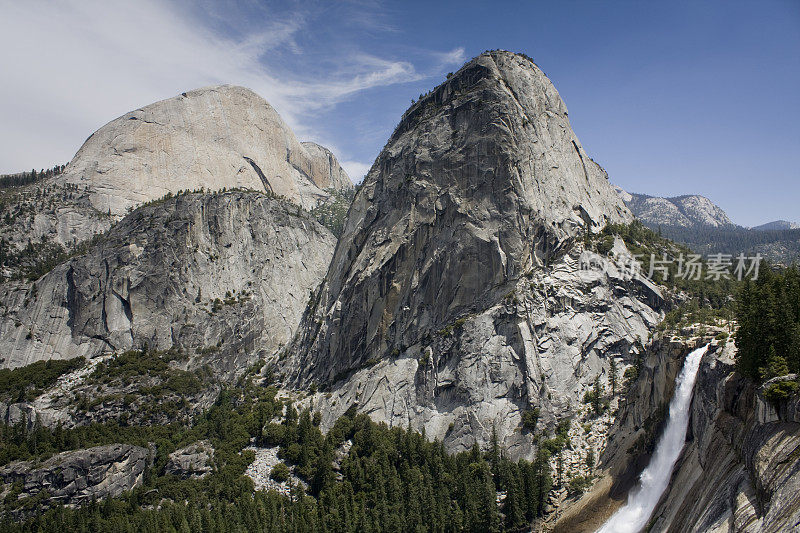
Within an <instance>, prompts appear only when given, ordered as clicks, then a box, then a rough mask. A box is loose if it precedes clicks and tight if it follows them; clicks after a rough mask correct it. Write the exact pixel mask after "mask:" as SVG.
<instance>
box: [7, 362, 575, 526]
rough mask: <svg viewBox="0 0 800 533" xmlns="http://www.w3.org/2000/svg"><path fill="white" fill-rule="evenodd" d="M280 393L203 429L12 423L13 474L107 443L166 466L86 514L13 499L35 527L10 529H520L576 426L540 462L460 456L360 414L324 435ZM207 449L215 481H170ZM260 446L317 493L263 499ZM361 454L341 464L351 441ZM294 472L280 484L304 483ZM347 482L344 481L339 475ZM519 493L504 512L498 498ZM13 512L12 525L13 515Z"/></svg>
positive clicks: (242, 397)
mask: <svg viewBox="0 0 800 533" xmlns="http://www.w3.org/2000/svg"><path fill="white" fill-rule="evenodd" d="M165 357H166V358H169V357H170V356H169V355H166V356H165V354H154V353H152V352H147V351H143V352H128V353H127V354H124V357H122V356H119V357H117V358H116V359H114V360H112V361H109V362H107V363H105V366H104V367H103V370H102V372H100V371H98V372H97V374H98V375H94V377H95V378H99V377H100V374H102V375H106V374H107V375H109V376H111V377H110V378H109V379H113V380H117V379H124V378H125V377H128V376H130V375H131V374H132V373H133V372H142V373H145V374H148V375H152V374H154V373H155V374H159V373H161V372H164V371H166V369H165V364H166V363H164V359H165ZM276 392H277V391H276V389H274V388H264V387H260V386H256V385H254V384H253V383H252V381H251V380H250V379H247V380H244V381H243V382H242V383H241V384H240V386H238V387H237V388H235V389H227V390H225V391H223V392H222V393H221V394H220V397H219V399H218V400H217V402H216V403H215V404H214V406H213V407H212V408H211V409H210V410H209V411H207V412H206V413H205V414H203V415H200V416H198V417H196V418H195V419H194V420H193V421H192V422H191V423H186V424H179V423H175V424H170V425H163V426H161V425H152V426H143V427H140V426H125V425H120V424H93V425H90V426H84V427H77V428H73V429H64V428H61V427H57V428H54V429H47V428H43V427H41V426H40V425H39V424H34V427H33V429H27V424H25V423H20V424H17V425H16V426H13V427H9V426H0V464H6V463H8V462H9V461H13V460H18V459H34V460H42V459H44V458H46V457H48V456H50V455H52V454H53V453H57V452H60V451H64V450H69V449H77V448H85V447H90V446H96V445H101V444H109V443H115V442H126V443H131V444H135V445H139V446H147V445H148V443H155V445H156V450H157V452H156V458H155V463H154V464H153V466H152V467H151V468H148V470H147V472H146V475H145V481H144V483H143V485H142V486H140V487H138V488H136V489H134V490H133V491H132V492H130V493H127V494H124V495H123V496H122V497H120V498H116V499H110V500H106V501H103V502H98V503H92V504H90V505H87V506H85V507H83V508H79V509H70V508H64V507H53V508H50V509H43V510H42V511H41V512H38V513H36V514H31V512H30V511H33V510H34V509H36V508H37V505H39V506H41V505H42V504H45V505H46V501H45V497H44V496H42V497H41V501H38V500H37V501H36V502H33V501H26V502H20V501H16V500H15V499H14V498H13V496H12V497H10V498H7V499H6V501H5V504H4V505H5V507H6V509H7V510H8V509H11V508H17V509H18V508H21V506H22V505H26V506H27V507H26V508H27V509H28V510H29V514H28V515H27V517H28V518H27V519H26V520H12V519H10V518H8V517H7V518H6V519H5V521H3V522H0V530H3V531H12V532H14V531H44V532H48V531H58V532H59V533H60V532H61V531H63V530H64V529H67V530H70V531H141V532H155V531H200V530H203V531H220V532H226V531H429V530H433V531H475V532H478V531H481V532H482V531H504V530H505V531H508V530H518V529H521V528H524V527H526V526H527V524H528V523H529V522H530V521H531V520H533V519H534V518H536V517H538V516H540V515H541V514H542V513H543V510H544V505H545V503H546V501H547V497H548V494H549V492H550V488H551V487H552V485H553V480H552V479H551V475H550V465H549V461H550V459H551V457H552V456H553V455H554V454H560V452H561V449H563V447H564V446H567V445H569V439H568V432H569V427H570V421H569V420H564V421H562V422H561V423H560V424H559V426H558V428H557V429H556V435H555V436H554V437H553V438H551V439H541V440H540V442H539V452H538V455H537V458H536V460H534V461H533V462H528V461H524V460H523V461H518V462H513V461H511V460H509V459H508V458H507V457H506V456H505V454H504V452H503V450H502V449H501V448H500V447H499V445H498V443H497V439H496V438H495V439H493V442H492V445H491V446H490V447H489V449H488V450H486V451H481V450H480V449H479V448H478V447H477V446H475V447H473V448H472V449H471V450H470V451H467V452H462V453H458V454H455V455H450V454H447V453H446V452H445V449H444V446H443V445H442V443H440V442H438V441H434V442H429V441H427V440H426V439H425V437H424V435H420V434H418V433H415V432H413V431H410V430H404V429H402V428H391V429H390V428H388V427H387V426H386V425H385V424H376V423H374V422H372V421H371V420H370V419H369V417H368V416H366V415H363V414H358V415H357V414H355V410H354V409H350V410H349V411H348V412H347V413H345V415H344V416H342V417H341V418H339V420H337V422H336V423H335V425H334V426H333V428H332V429H331V430H330V431H329V432H328V433H327V435H323V434H322V432H321V431H320V429H319V427H318V426H319V423H320V419H321V416H320V413H317V412H314V411H311V410H309V409H304V410H303V411H300V412H298V411H297V410H296V409H295V408H294V406H293V405H292V404H291V403H290V402H289V401H281V400H278V399H276V397H275V395H276ZM201 439H209V440H210V441H211V443H212V445H213V446H214V447H215V450H216V451H215V460H214V470H213V472H212V473H211V474H210V475H209V476H207V477H206V478H203V479H185V480H184V479H178V478H175V477H173V476H170V475H165V474H164V473H163V472H164V465H165V464H166V461H167V456H168V454H169V453H170V452H172V451H174V450H175V449H177V448H179V447H181V446H185V445H187V444H189V443H192V442H195V441H197V440H201ZM251 440H254V441H255V442H256V443H257V444H259V445H275V446H278V447H279V457H280V458H281V459H282V460H283V461H284V462H285V463H286V464H288V465H291V468H292V470H293V471H294V473H295V475H297V476H299V477H300V478H301V479H303V480H304V481H305V482H306V483H308V486H309V490H308V493H307V494H306V493H304V491H303V490H302V489H300V488H299V487H297V486H294V487H293V488H292V489H291V496H289V497H287V496H281V495H279V494H277V493H275V492H261V491H254V490H253V484H252V482H251V481H250V479H249V478H247V477H245V476H243V473H244V471H245V468H246V467H247V465H248V464H249V463H250V462H251V461H252V460H253V458H254V456H253V454H252V452H249V451H245V450H243V449H244V447H245V446H247V445H248V444H249V443H250V442H251ZM348 440H349V441H350V442H351V443H352V446H351V447H350V449H349V452H348V453H347V454H346V455H345V456H344V458H343V459H342V460H341V461H340V462H337V463H335V462H334V458H335V457H336V453H335V452H336V450H337V449H341V446H342V444H343V443H344V442H346V441H348ZM289 474H290V470H289V467H287V466H286V465H283V466H281V465H278V466H276V467H275V468H274V469H273V471H272V472H271V475H272V477H273V478H275V479H279V480H283V479H287V480H288V479H291V478H290V475H289ZM337 475H338V479H337ZM498 491H501V492H503V493H505V499H504V500H503V501H502V502H501V503H500V504H498V503H497V501H496V494H497V492H498ZM7 516H8V515H7Z"/></svg>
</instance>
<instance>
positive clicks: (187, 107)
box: [0, 85, 353, 277]
mask: <svg viewBox="0 0 800 533" xmlns="http://www.w3.org/2000/svg"><path fill="white" fill-rule="evenodd" d="M234 188H241V189H250V190H254V191H261V192H268V193H270V194H274V195H277V196H281V197H284V198H286V199H287V200H289V201H291V202H293V203H295V204H297V205H299V206H301V207H303V208H305V209H313V208H315V207H317V206H319V205H320V204H324V203H328V202H330V201H333V199H332V198H331V194H330V193H331V192H332V191H344V192H349V191H352V189H353V184H352V182H351V181H350V178H349V177H348V176H347V173H346V172H345V171H344V170H343V169H342V167H341V165H340V164H339V162H338V160H337V159H336V156H334V155H333V154H332V153H331V152H330V151H329V150H328V149H327V148H324V147H322V146H319V145H317V144H315V143H309V142H306V143H300V142H298V140H297V139H296V138H295V135H294V133H292V131H291V129H289V127H288V126H287V125H286V124H285V123H284V122H283V120H282V119H281V117H280V116H279V115H278V113H277V112H276V111H275V109H274V108H272V106H270V105H269V104H268V103H267V102H266V101H265V100H264V99H263V98H261V97H260V96H258V95H256V94H255V93H253V92H252V91H250V90H249V89H245V88H244V87H235V86H230V85H221V86H216V87H208V88H204V89H197V90H194V91H189V92H185V93H183V94H181V95H180V96H177V97H175V98H169V99H167V100H163V101H161V102H156V103H154V104H150V105H148V106H145V107H142V108H140V109H137V110H135V111H131V112H129V113H126V114H125V115H123V116H121V117H119V118H117V119H115V120H112V121H111V122H109V123H108V124H106V125H105V126H103V127H102V128H100V129H99V130H97V131H96V132H94V133H93V134H92V135H91V136H90V137H89V138H88V139H87V140H86V142H85V143H84V144H83V146H82V147H81V148H80V150H78V152H77V154H75V157H74V158H73V159H72V161H70V163H69V164H68V165H67V166H66V168H65V169H64V170H63V172H60V173H59V174H57V175H55V176H53V177H50V178H48V179H45V180H43V181H40V182H37V183H34V184H31V185H27V186H23V187H19V188H17V189H14V190H13V192H16V194H13V192H12V191H9V193H10V194H8V195H7V196H5V197H4V198H2V199H1V200H0V237H2V238H3V239H5V240H6V241H7V243H8V245H9V250H10V251H11V253H12V254H15V255H19V256H20V257H19V258H16V260H14V261H10V260H7V261H6V263H7V265H6V267H7V268H6V269H5V272H0V273H4V274H5V275H6V276H9V277H13V276H14V275H17V274H18V273H19V272H18V270H19V268H15V267H18V266H20V264H21V265H22V266H23V267H25V266H27V265H26V263H30V262H31V261H30V260H29V258H28V257H27V255H33V254H26V253H25V252H24V249H25V247H26V246H27V245H28V243H31V244H32V245H34V246H40V247H41V248H40V250H41V249H44V250H48V251H49V252H52V253H53V254H55V253H57V252H58V251H60V250H61V248H62V247H63V248H67V249H71V248H74V247H75V246H76V245H77V244H79V243H81V242H84V241H86V240H88V239H90V238H91V237H92V236H94V235H96V234H99V233H104V232H105V231H107V230H108V229H109V227H110V226H111V224H112V223H113V222H115V221H118V220H119V219H121V218H122V217H123V216H125V215H126V214H127V213H129V212H130V211H131V210H133V209H135V208H136V207H138V206H139V205H141V204H143V203H146V202H150V201H153V200H157V199H160V198H162V197H164V196H165V195H167V194H177V193H178V192H179V191H198V190H200V189H203V190H205V191H219V190H222V189H234ZM41 254H42V252H41V251H40V255H41ZM7 255H8V252H7V253H6V256H7ZM12 263H14V264H12ZM1 266H2V265H0V267H1ZM22 270H23V273H24V272H25V270H27V269H26V268H22Z"/></svg>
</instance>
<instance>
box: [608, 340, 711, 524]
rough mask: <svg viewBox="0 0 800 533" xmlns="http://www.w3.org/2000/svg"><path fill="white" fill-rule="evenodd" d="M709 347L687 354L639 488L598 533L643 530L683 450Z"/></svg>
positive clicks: (637, 487)
mask: <svg viewBox="0 0 800 533" xmlns="http://www.w3.org/2000/svg"><path fill="white" fill-rule="evenodd" d="M707 348H708V346H703V347H702V348H698V349H696V350H694V351H693V352H692V353H690V354H689V355H688V356H687V357H686V361H684V363H683V368H682V369H681V373H680V374H679V375H678V379H677V380H676V382H675V384H676V385H675V395H674V396H673V397H672V401H671V402H670V403H669V420H668V421H667V426H666V428H665V429H664V434H663V435H661V438H660V439H659V441H658V444H657V445H656V451H655V453H654V454H653V457H652V458H651V459H650V464H648V465H647V468H645V469H644V471H643V472H642V475H641V476H640V477H639V484H638V485H637V486H636V487H635V488H634V489H633V490H632V491H631V493H630V494H629V495H628V502H627V503H626V504H625V505H624V506H623V507H622V508H620V509H619V510H618V511H617V512H616V513H614V514H613V515H612V516H611V518H609V519H608V521H607V522H606V523H605V524H603V526H602V527H601V528H600V529H598V530H597V533H636V532H638V531H641V530H642V529H644V527H645V526H646V525H647V521H648V520H649V519H650V515H651V514H652V513H653V510H654V509H655V507H656V505H657V504H658V500H659V499H660V498H661V495H662V494H663V493H664V491H665V490H666V488H667V485H668V484H669V478H670V477H671V476H672V467H673V466H675V461H677V460H678V456H679V455H680V453H681V449H683V443H684V441H685V440H686V429H687V428H688V426H689V405H690V404H691V403H692V389H693V388H694V382H695V378H696V377H697V370H698V369H699V368H700V359H702V357H703V354H705V353H706V349H707Z"/></svg>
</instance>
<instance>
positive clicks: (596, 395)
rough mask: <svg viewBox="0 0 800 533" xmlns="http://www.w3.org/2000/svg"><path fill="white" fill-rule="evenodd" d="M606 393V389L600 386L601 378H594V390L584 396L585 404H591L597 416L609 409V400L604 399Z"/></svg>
mask: <svg viewBox="0 0 800 533" xmlns="http://www.w3.org/2000/svg"><path fill="white" fill-rule="evenodd" d="M604 392H605V390H604V387H603V386H602V385H601V384H600V376H598V377H596V378H594V385H592V390H590V391H586V393H585V394H584V395H583V403H588V404H591V406H592V411H593V412H594V414H595V415H599V414H602V413H603V411H604V410H606V409H608V405H609V400H608V398H604V396H603V395H604Z"/></svg>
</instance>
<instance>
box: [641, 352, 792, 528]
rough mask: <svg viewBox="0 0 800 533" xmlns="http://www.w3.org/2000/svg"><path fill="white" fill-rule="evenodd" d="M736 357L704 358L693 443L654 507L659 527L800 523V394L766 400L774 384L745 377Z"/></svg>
mask: <svg viewBox="0 0 800 533" xmlns="http://www.w3.org/2000/svg"><path fill="white" fill-rule="evenodd" d="M732 355H733V352H732V351H730V350H729V351H723V352H718V353H716V354H711V355H709V356H706V357H705V358H704V359H703V362H702V365H701V367H700V374H699V375H698V381H697V384H696V385H695V398H694V400H693V402H692V418H691V422H690V426H689V436H688V438H687V444H686V446H685V447H684V450H683V452H682V455H681V458H680V460H679V462H678V464H677V465H676V466H675V471H674V472H673V474H672V480H671V483H670V487H669V489H668V490H667V492H666V494H665V495H664V496H663V497H662V499H661V503H660V504H659V506H658V507H657V508H656V510H655V512H654V513H653V517H652V519H651V524H652V527H653V529H652V530H653V531H665V532H684V531H698V532H699V531H720V532H722V531H726V532H727V531H737V532H748V533H750V532H752V533H756V532H776V533H777V532H783V531H797V530H798V529H799V528H800V460H798V457H800V400H798V398H797V396H794V397H793V398H792V399H791V400H790V401H789V402H788V403H787V402H783V403H782V404H779V405H774V404H771V403H770V402H768V401H766V400H765V399H764V397H763V395H762V392H763V390H764V388H765V387H767V386H768V385H769V383H767V384H765V385H764V386H762V387H761V388H757V387H756V386H755V385H754V384H753V383H752V382H751V381H750V380H747V379H745V378H742V377H741V376H740V375H739V374H737V373H736V372H735V371H734V368H735V367H734V360H733V358H732ZM778 379H780V378H778ZM784 379H795V376H789V377H787V378H784Z"/></svg>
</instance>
